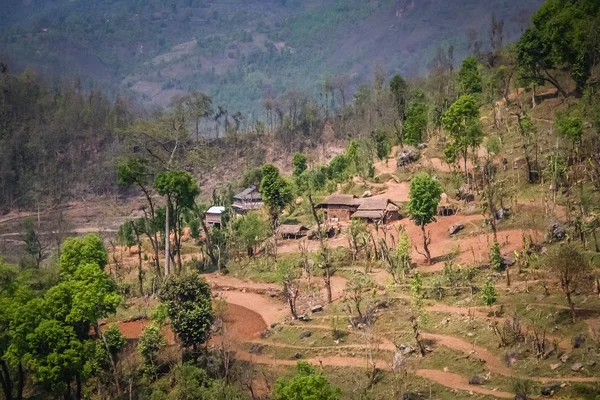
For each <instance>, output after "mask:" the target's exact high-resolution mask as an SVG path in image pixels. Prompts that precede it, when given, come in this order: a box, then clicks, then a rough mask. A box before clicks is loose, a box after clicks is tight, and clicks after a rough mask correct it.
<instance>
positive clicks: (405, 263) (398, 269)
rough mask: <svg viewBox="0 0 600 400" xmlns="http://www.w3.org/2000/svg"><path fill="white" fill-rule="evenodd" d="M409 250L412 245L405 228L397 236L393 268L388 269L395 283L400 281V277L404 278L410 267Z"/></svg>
mask: <svg viewBox="0 0 600 400" xmlns="http://www.w3.org/2000/svg"><path fill="white" fill-rule="evenodd" d="M411 251H412V246H411V242H410V237H409V236H408V233H406V231H405V230H402V232H401V233H400V236H399V237H398V243H397V244H396V251H395V252H394V263H393V268H392V269H391V270H390V274H391V275H392V278H393V279H394V282H395V283H400V278H402V279H404V277H405V276H406V274H407V273H408V272H409V271H410V269H411V267H412V258H411V255H410V253H411Z"/></svg>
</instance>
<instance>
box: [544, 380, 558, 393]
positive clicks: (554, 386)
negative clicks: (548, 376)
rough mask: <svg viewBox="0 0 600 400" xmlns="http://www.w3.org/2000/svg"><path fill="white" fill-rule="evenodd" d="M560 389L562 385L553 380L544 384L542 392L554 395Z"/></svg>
mask: <svg viewBox="0 0 600 400" xmlns="http://www.w3.org/2000/svg"><path fill="white" fill-rule="evenodd" d="M558 389H560V385H559V384H558V383H556V382H552V383H548V384H546V385H544V386H542V390H541V391H540V393H541V394H542V396H552V395H553V394H554V392H556V391H557V390H558Z"/></svg>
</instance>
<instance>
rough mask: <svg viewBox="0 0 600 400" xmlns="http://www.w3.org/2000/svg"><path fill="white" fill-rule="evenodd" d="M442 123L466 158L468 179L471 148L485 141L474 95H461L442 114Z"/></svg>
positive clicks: (465, 165) (474, 149) (475, 147)
mask: <svg viewBox="0 0 600 400" xmlns="http://www.w3.org/2000/svg"><path fill="white" fill-rule="evenodd" d="M442 124H443V126H444V128H445V129H446V130H447V131H448V133H450V136H451V137H452V139H453V141H454V142H453V146H454V147H455V148H456V149H458V150H459V151H460V153H461V154H462V156H463V160H464V167H465V176H467V180H468V176H469V174H468V171H467V158H468V156H469V149H471V150H472V151H473V152H475V151H476V150H477V148H478V147H479V145H480V144H481V142H482V141H483V132H482V131H481V123H480V121H479V104H478V103H477V100H476V99H475V97H473V96H472V95H464V96H461V97H460V98H459V99H458V100H456V101H455V102H454V103H453V104H452V105H451V106H450V108H449V109H448V111H446V112H445V113H444V115H443V116H442Z"/></svg>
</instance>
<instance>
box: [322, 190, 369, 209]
mask: <svg viewBox="0 0 600 400" xmlns="http://www.w3.org/2000/svg"><path fill="white" fill-rule="evenodd" d="M360 203H361V202H360V200H359V199H357V198H356V196H354V195H352V194H338V193H336V194H332V195H331V196H329V197H326V198H325V200H323V201H322V202H320V203H319V204H318V205H317V208H322V207H328V206H348V207H358V206H359V205H360Z"/></svg>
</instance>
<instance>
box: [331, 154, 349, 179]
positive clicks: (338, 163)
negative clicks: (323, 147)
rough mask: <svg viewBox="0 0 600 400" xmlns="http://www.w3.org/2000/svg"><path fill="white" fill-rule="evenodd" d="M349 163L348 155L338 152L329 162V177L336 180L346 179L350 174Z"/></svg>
mask: <svg viewBox="0 0 600 400" xmlns="http://www.w3.org/2000/svg"><path fill="white" fill-rule="evenodd" d="M349 165H350V164H349V161H348V157H346V155H344V154H338V155H337V156H335V157H333V158H332V159H331V161H330V162H329V168H328V170H327V174H328V178H329V179H331V180H333V181H334V182H342V181H344V180H345V179H346V178H347V175H348V166H349Z"/></svg>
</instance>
